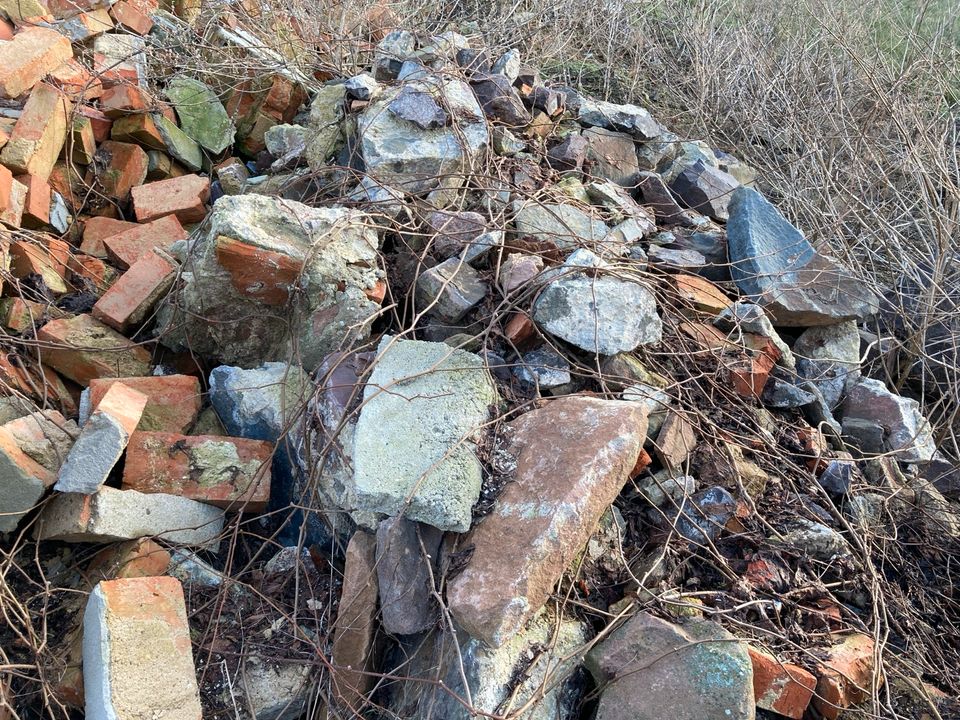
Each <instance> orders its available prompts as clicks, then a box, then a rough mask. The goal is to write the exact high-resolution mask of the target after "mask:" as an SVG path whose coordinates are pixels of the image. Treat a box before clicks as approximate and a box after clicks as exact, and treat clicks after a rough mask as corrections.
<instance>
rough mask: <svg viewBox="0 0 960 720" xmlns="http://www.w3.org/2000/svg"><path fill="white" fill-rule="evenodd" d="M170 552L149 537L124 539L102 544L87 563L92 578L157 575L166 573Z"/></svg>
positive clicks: (89, 575) (107, 578)
mask: <svg viewBox="0 0 960 720" xmlns="http://www.w3.org/2000/svg"><path fill="white" fill-rule="evenodd" d="M169 566H170V553H169V552H167V550H166V549H164V548H163V547H161V546H160V545H158V544H157V543H156V542H154V541H153V540H151V539H150V538H140V539H139V540H128V541H127V542H123V543H120V544H119V545H114V546H111V547H108V548H104V549H103V550H101V551H100V552H98V553H97V554H96V555H94V556H93V558H92V559H91V560H90V564H89V565H87V577H90V578H93V579H94V582H99V581H101V580H115V579H117V578H138V577H158V576H160V575H166V574H167V568H168V567H169Z"/></svg>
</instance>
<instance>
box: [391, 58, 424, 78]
mask: <svg viewBox="0 0 960 720" xmlns="http://www.w3.org/2000/svg"><path fill="white" fill-rule="evenodd" d="M430 72H431V71H430V68H428V67H427V66H426V65H424V64H423V63H422V62H420V61H419V60H404V61H403V64H402V65H401V66H400V72H398V73H397V81H398V82H405V81H409V80H425V79H426V78H428V77H430Z"/></svg>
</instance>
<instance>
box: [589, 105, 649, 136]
mask: <svg viewBox="0 0 960 720" xmlns="http://www.w3.org/2000/svg"><path fill="white" fill-rule="evenodd" d="M577 120H579V121H580V124H581V125H584V126H586V127H601V128H606V129H607V130H615V131H617V132H622V133H626V134H627V135H630V136H631V137H633V138H634V139H636V140H652V139H654V138H656V137H658V136H659V135H660V134H661V133H662V132H663V128H662V127H660V124H659V123H658V122H657V121H656V120H654V119H653V118H652V117H651V116H650V113H649V112H647V111H646V110H644V109H643V108H641V107H637V106H636V105H616V104H614V103H610V102H603V101H602V100H590V99H588V98H581V99H580V108H579V110H578V111H577Z"/></svg>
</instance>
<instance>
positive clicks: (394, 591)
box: [377, 517, 443, 635]
mask: <svg viewBox="0 0 960 720" xmlns="http://www.w3.org/2000/svg"><path fill="white" fill-rule="evenodd" d="M442 539H443V533H441V532H440V531H439V530H437V529H436V528H434V527H430V526H429V525H421V524H419V523H415V522H412V521H411V520H407V519H406V518H402V517H401V518H388V519H386V520H384V521H383V522H381V523H380V526H379V527H378V528H377V579H378V581H379V583H380V612H381V618H380V619H381V623H382V624H383V629H384V630H386V631H387V632H388V633H390V634H392V635H413V634H414V633H419V632H423V631H424V630H427V629H429V628H430V627H431V626H432V625H433V624H434V623H436V621H437V619H438V618H439V616H440V613H439V608H438V606H437V601H436V598H435V597H434V584H433V578H434V577H435V576H436V569H435V568H436V567H437V561H438V559H439V553H440V542H441V540H442ZM421 543H422V544H423V545H422V548H421ZM424 551H425V552H426V553H427V555H426V556H424Z"/></svg>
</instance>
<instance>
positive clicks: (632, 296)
mask: <svg viewBox="0 0 960 720" xmlns="http://www.w3.org/2000/svg"><path fill="white" fill-rule="evenodd" d="M574 256H577V258H576V259H575V258H574ZM584 259H585V260H586V262H595V263H596V264H597V265H599V264H600V259H599V258H597V256H596V255H594V254H593V253H591V252H589V251H588V250H580V251H578V252H576V253H574V255H571V256H570V258H568V260H567V262H566V263H564V265H563V266H562V268H561V270H560V274H558V275H555V276H554V277H553V278H551V280H550V282H549V283H548V284H547V285H546V287H544V288H543V291H542V292H541V293H540V295H539V296H538V297H537V299H536V301H535V302H534V305H533V319H534V321H535V322H536V323H537V325H538V326H540V327H541V328H542V329H543V330H545V331H546V332H548V333H550V334H551V335H554V336H556V337H558V338H561V339H562V340H565V341H567V342H569V343H571V344H572V345H576V346H577V347H579V348H580V349H581V350H586V351H588V352H593V353H599V354H601V355H615V354H617V353H620V352H629V351H631V350H633V349H635V348H636V347H637V346H639V345H649V344H652V343H656V342H659V341H660V336H661V333H662V325H661V322H660V317H659V315H657V303H656V300H655V299H654V297H653V294H652V293H651V292H650V290H648V289H647V288H646V287H644V286H643V285H640V284H639V283H636V282H632V281H629V280H621V279H620V278H618V277H613V276H612V275H603V274H598V273H597V272H596V271H594V272H592V273H584V272H577V268H578V267H583V266H584Z"/></svg>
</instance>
